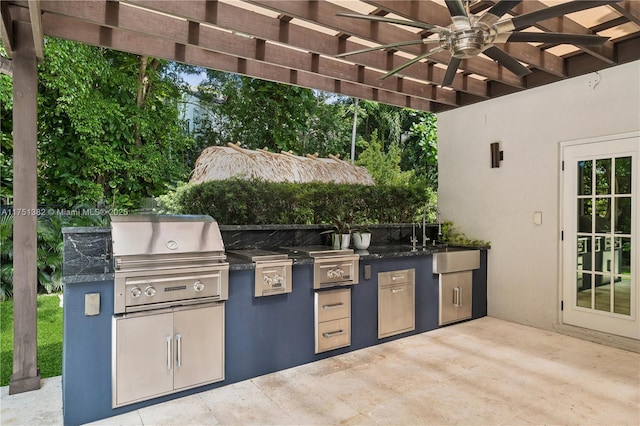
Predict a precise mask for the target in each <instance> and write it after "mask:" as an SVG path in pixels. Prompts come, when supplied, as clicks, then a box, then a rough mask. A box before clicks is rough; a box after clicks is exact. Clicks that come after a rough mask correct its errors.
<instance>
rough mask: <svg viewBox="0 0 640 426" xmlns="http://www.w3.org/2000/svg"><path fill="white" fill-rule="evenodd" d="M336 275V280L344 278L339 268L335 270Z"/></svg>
mask: <svg viewBox="0 0 640 426" xmlns="http://www.w3.org/2000/svg"><path fill="white" fill-rule="evenodd" d="M336 275H337V276H338V278H344V271H343V270H342V269H340V268H338V269H336Z"/></svg>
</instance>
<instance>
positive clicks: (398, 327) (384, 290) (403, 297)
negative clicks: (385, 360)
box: [378, 269, 416, 339]
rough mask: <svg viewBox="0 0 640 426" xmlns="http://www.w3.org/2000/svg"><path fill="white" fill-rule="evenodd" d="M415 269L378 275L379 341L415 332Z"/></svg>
mask: <svg viewBox="0 0 640 426" xmlns="http://www.w3.org/2000/svg"><path fill="white" fill-rule="evenodd" d="M415 308H416V303H415V269H404V270H398V271H390V272H381V273H379V274H378V339H382V338H384V337H389V336H394V335H396V334H400V333H405V332H407V331H412V330H415V328H416V314H415V312H416V309H415Z"/></svg>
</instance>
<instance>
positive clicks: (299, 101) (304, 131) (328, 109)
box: [198, 71, 351, 156]
mask: <svg viewBox="0 0 640 426" xmlns="http://www.w3.org/2000/svg"><path fill="white" fill-rule="evenodd" d="M207 75H208V79H207V80H206V81H205V82H204V83H203V84H201V86H200V87H199V88H198V95H199V97H200V100H201V102H204V103H207V104H208V109H209V110H211V111H212V112H213V114H212V117H213V119H212V120H211V121H209V122H206V123H201V132H202V134H203V136H202V139H204V140H205V143H201V145H205V146H209V145H225V144H227V143H229V142H230V143H236V142H240V143H241V144H242V145H243V146H244V147H247V148H250V149H257V148H264V147H267V148H269V149H270V150H272V151H275V152H278V151H281V150H283V151H289V150H291V151H293V152H295V153H296V154H299V155H303V154H307V153H314V152H318V153H319V154H320V155H322V156H326V155H327V154H330V153H331V154H341V155H345V154H346V153H347V152H348V147H349V145H348V144H349V141H350V137H351V132H350V127H349V121H348V120H345V108H344V105H343V104H340V103H330V102H327V99H328V97H329V96H330V95H328V94H324V93H321V92H314V91H313V90H310V89H305V88H301V87H297V86H290V85H285V84H279V83H273V82H270V81H265V80H259V79H254V78H249V77H243V76H238V75H234V74H226V73H220V72H217V71H208V72H207Z"/></svg>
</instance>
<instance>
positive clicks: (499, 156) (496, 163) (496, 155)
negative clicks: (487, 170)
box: [491, 142, 503, 169]
mask: <svg viewBox="0 0 640 426" xmlns="http://www.w3.org/2000/svg"><path fill="white" fill-rule="evenodd" d="M502 160H503V151H500V142H493V143H492V144H491V168H492V169H495V168H497V167H500V162H501V161H502Z"/></svg>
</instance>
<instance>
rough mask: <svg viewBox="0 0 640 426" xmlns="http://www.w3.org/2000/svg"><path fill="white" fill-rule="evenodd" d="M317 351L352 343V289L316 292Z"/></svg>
mask: <svg viewBox="0 0 640 426" xmlns="http://www.w3.org/2000/svg"><path fill="white" fill-rule="evenodd" d="M314 305H315V306H314V313H315V321H314V324H315V342H316V345H315V353H320V352H325V351H329V350H332V349H337V348H342V347H345V346H349V345H350V344H351V289H350V288H340V289H336V290H326V291H318V292H316V293H315V303H314Z"/></svg>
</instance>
